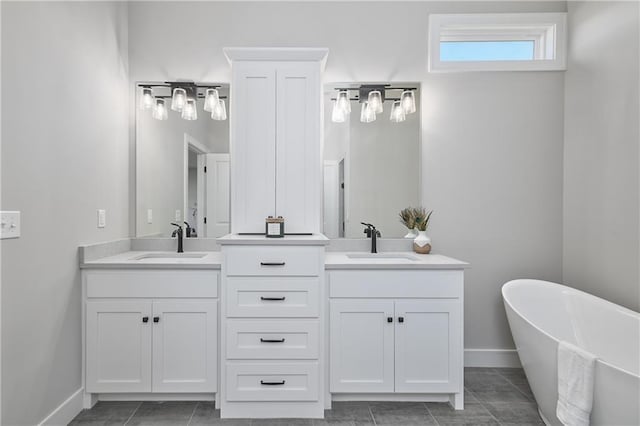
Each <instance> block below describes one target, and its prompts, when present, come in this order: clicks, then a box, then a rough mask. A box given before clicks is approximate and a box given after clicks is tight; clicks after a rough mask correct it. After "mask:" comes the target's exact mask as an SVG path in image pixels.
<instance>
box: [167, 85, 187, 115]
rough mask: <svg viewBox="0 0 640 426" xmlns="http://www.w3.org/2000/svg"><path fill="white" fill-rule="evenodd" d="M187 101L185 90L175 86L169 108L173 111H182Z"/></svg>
mask: <svg viewBox="0 0 640 426" xmlns="http://www.w3.org/2000/svg"><path fill="white" fill-rule="evenodd" d="M186 103H187V91H186V90H184V89H182V88H180V87H176V88H175V89H173V96H172V98H171V109H172V110H174V111H182V109H183V108H184V106H185V105H186Z"/></svg>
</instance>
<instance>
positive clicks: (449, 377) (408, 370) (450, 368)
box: [395, 299, 462, 392]
mask: <svg viewBox="0 0 640 426" xmlns="http://www.w3.org/2000/svg"><path fill="white" fill-rule="evenodd" d="M395 312H396V322H395V331H396V337H395V339H396V344H395V347H396V354H395V372H396V377H395V390H396V392H461V391H462V382H461V377H460V375H461V371H462V359H460V354H461V353H462V348H461V347H460V346H461V342H462V338H461V335H460V333H461V329H462V324H461V323H460V322H461V316H460V301H459V300H457V299H455V300H446V299H433V300H429V299H425V300H413V301H409V300H407V301H396V304H395Z"/></svg>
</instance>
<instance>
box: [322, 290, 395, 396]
mask: <svg viewBox="0 0 640 426" xmlns="http://www.w3.org/2000/svg"><path fill="white" fill-rule="evenodd" d="M389 319H391V320H392V321H393V301H392V300H332V301H331V302H330V317H329V321H330V330H329V333H330V334H329V335H330V336H331V337H330V339H331V341H330V355H329V358H330V375H331V386H330V391H331V392H354V393H358V392H393V387H394V383H393V368H394V367H393V357H394V354H393V352H394V346H393V326H394V323H393V322H389Z"/></svg>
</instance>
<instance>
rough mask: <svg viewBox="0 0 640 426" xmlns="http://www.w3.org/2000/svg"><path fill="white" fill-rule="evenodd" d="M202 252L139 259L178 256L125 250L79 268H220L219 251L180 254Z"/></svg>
mask: <svg viewBox="0 0 640 426" xmlns="http://www.w3.org/2000/svg"><path fill="white" fill-rule="evenodd" d="M197 253H199V254H204V256H203V257H197V258H194V257H182V258H179V257H175V258H170V257H169V258H166V257H165V258H162V257H151V258H148V259H143V260H140V259H139V258H140V257H141V256H147V255H149V256H158V255H167V256H173V255H176V256H180V254H178V253H175V252H161V251H127V252H124V253H120V254H117V255H114V256H107V257H103V258H101V259H95V260H90V261H85V262H83V263H81V264H80V268H81V269H220V265H221V264H222V254H221V253H220V252H219V251H208V252H204V251H198V252H186V253H183V254H182V255H187V256H188V255H193V254H197Z"/></svg>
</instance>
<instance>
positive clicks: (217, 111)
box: [211, 99, 227, 121]
mask: <svg viewBox="0 0 640 426" xmlns="http://www.w3.org/2000/svg"><path fill="white" fill-rule="evenodd" d="M211 118H212V119H214V120H219V121H223V120H226V119H227V107H226V105H225V104H224V99H218V102H216V104H215V106H214V107H213V111H211Z"/></svg>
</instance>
